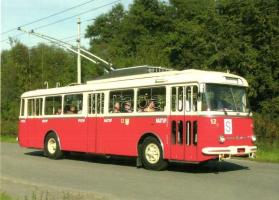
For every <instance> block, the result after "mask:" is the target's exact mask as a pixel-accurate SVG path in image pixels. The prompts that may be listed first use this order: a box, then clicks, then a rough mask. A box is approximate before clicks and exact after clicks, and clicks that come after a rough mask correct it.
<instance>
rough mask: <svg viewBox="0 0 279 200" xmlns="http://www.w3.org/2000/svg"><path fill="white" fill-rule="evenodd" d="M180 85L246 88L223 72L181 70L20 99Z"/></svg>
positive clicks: (53, 90) (237, 78) (41, 91)
mask: <svg viewBox="0 0 279 200" xmlns="http://www.w3.org/2000/svg"><path fill="white" fill-rule="evenodd" d="M182 83H217V84H230V85H237V86H244V87H248V83H247V81H246V80H245V79H244V78H242V77H240V76H237V75H233V74H230V73H223V72H214V71H203V70H195V69H189V70H183V71H167V72H156V73H147V74H141V75H132V76H124V77H117V78H107V79H101V80H93V81H88V82H87V83H86V84H82V85H76V86H66V87H59V88H49V89H38V90H33V91H29V92H25V93H23V94H22V96H21V97H22V98H26V97H35V96H44V95H52V94H53V95H54V94H66V93H76V92H85V91H98V90H109V89H124V88H134V87H150V86H156V85H168V84H182Z"/></svg>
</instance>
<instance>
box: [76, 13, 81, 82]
mask: <svg viewBox="0 0 279 200" xmlns="http://www.w3.org/2000/svg"><path fill="white" fill-rule="evenodd" d="M80 24H81V22H80V18H79V17H78V18H77V51H78V55H77V83H78V84H81V60H80Z"/></svg>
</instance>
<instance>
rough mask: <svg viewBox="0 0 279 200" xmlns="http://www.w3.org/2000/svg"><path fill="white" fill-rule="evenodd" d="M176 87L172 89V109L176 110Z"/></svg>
mask: <svg viewBox="0 0 279 200" xmlns="http://www.w3.org/2000/svg"><path fill="white" fill-rule="evenodd" d="M176 89H177V88H176V87H173V88H172V89H171V111H173V112H175V111H176V105H177V96H176V94H177V92H176Z"/></svg>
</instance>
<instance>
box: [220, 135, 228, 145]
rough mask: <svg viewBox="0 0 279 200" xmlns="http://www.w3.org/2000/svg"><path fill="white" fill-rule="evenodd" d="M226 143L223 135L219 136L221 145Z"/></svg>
mask: <svg viewBox="0 0 279 200" xmlns="http://www.w3.org/2000/svg"><path fill="white" fill-rule="evenodd" d="M225 141H226V138H225V137H224V136H223V135H220V136H219V142H220V143H221V144H222V143H224V142H225Z"/></svg>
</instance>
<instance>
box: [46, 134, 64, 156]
mask: <svg viewBox="0 0 279 200" xmlns="http://www.w3.org/2000/svg"><path fill="white" fill-rule="evenodd" d="M44 155H46V156H47V157H49V158H50V159H55V160H57V159H60V158H62V157H63V152H62V151H61V148H60V145H59V141H58V139H57V135H56V134H55V133H53V132H51V133H49V134H48V135H47V136H46V139H45V144H44Z"/></svg>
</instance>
